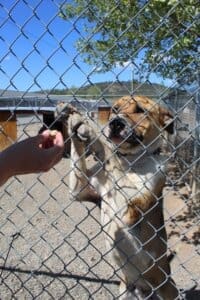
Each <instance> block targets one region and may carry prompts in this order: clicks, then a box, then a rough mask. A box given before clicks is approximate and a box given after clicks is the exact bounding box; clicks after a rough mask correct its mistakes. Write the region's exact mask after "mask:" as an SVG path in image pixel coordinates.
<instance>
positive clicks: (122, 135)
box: [108, 117, 143, 146]
mask: <svg viewBox="0 0 200 300" xmlns="http://www.w3.org/2000/svg"><path fill="white" fill-rule="evenodd" d="M109 129H110V130H109V136H108V137H109V139H110V140H111V141H112V142H113V143H115V144H117V145H119V144H122V143H124V142H126V143H129V144H131V145H132V146H137V145H140V144H141V142H142V140H143V136H141V135H140V134H138V133H137V132H136V130H135V128H133V127H131V126H130V125H129V124H128V123H127V122H126V120H125V119H123V118H120V117H116V118H114V119H112V120H111V121H110V123H109Z"/></svg>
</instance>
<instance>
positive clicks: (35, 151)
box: [1, 130, 64, 178]
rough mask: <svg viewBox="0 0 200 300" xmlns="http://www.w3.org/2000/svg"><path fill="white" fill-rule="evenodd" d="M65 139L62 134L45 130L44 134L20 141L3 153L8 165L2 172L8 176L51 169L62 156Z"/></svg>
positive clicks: (2, 155)
mask: <svg viewBox="0 0 200 300" xmlns="http://www.w3.org/2000/svg"><path fill="white" fill-rule="evenodd" d="M63 151H64V141H63V137H62V134H61V133H60V132H58V131H55V130H54V135H52V131H50V130H45V131H44V132H43V133H42V134H39V135H37V136H35V137H30V138H27V139H25V140H24V141H21V142H18V143H16V144H14V145H12V146H10V147H9V148H7V149H6V150H4V151H3V152H2V153H1V160H3V161H6V165H5V167H4V168H3V170H1V172H4V174H5V172H6V174H7V177H8V178H9V177H11V176H13V175H20V174H28V173H39V172H46V171H49V170H50V169H51V168H52V167H53V166H54V165H55V164H56V163H58V162H59V161H60V159H61V158H62V155H63Z"/></svg>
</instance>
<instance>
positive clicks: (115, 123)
mask: <svg viewBox="0 0 200 300" xmlns="http://www.w3.org/2000/svg"><path fill="white" fill-rule="evenodd" d="M109 126H110V128H111V130H113V131H118V132H119V131H120V130H122V129H124V127H125V124H124V121H123V120H122V119H121V118H119V117H117V118H114V119H113V120H111V121H110V123H109Z"/></svg>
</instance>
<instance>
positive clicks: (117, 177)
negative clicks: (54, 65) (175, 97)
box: [68, 96, 178, 300]
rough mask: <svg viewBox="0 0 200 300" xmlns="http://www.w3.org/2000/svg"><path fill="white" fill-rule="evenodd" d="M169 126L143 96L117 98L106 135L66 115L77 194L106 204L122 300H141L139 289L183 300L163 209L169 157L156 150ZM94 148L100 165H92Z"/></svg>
mask: <svg viewBox="0 0 200 300" xmlns="http://www.w3.org/2000/svg"><path fill="white" fill-rule="evenodd" d="M68 112H69V111H68ZM165 129H166V130H167V131H168V132H170V133H172V132H173V124H172V115H171V114H170V112H169V111H168V110H166V109H164V108H162V107H160V106H159V105H158V104H156V103H155V102H153V101H152V100H150V99H148V98H147V97H142V96H135V97H130V96H127V97H123V98H121V99H119V100H118V101H117V102H116V103H115V104H114V106H113V108H112V111H111V113H110V119H109V123H108V124H107V126H106V127H105V128H104V129H103V131H102V133H103V134H101V135H100V136H99V134H96V133H95V131H94V130H93V129H92V127H91V126H90V125H89V124H88V123H87V122H86V121H85V120H84V118H83V117H82V116H81V115H80V114H79V113H78V112H76V111H75V110H73V109H71V111H70V116H69V118H68V130H69V135H70V136H71V159H72V170H73V171H72V172H71V175H70V189H71V194H72V196H73V198H75V199H77V200H79V201H93V202H95V201H96V202H98V201H99V200H101V223H102V227H103V230H104V232H105V238H106V244H107V249H108V251H110V254H111V256H112V258H113V260H114V261H115V263H117V265H118V269H119V270H121V272H122V274H123V276H122V281H121V285H120V299H135V297H136V290H137V291H138V296H137V297H139V299H144V298H145V297H147V298H146V299H150V298H152V299H165V300H171V299H178V290H177V288H176V286H175V283H174V281H173V280H172V278H171V275H170V266H169V261H168V258H167V237H166V230H165V226H164V218H163V208H162V206H163V204H162V189H163V186H164V183H165V167H164V162H165V160H166V158H165V157H163V156H161V155H159V151H158V150H159V148H160V145H161V142H162V135H161V134H160V133H161V132H162V131H163V130H165ZM88 149H89V150H90V153H92V155H93V156H94V157H95V160H96V163H95V164H94V166H92V167H91V168H90V167H89V165H88V163H87V159H86V155H85V153H86V150H88ZM135 288H136V290H135ZM137 299H138V298H137Z"/></svg>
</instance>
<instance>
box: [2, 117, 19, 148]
mask: <svg viewBox="0 0 200 300" xmlns="http://www.w3.org/2000/svg"><path fill="white" fill-rule="evenodd" d="M16 139H17V122H16V115H15V114H12V113H11V112H9V111H0V151H2V150H4V149H5V148H7V147H8V146H10V145H11V144H12V143H13V142H14V141H16Z"/></svg>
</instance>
